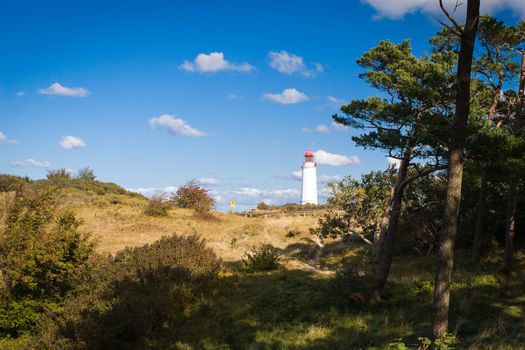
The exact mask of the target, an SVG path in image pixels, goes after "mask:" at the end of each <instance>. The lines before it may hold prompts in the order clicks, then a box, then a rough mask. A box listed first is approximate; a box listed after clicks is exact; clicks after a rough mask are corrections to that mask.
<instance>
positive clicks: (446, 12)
mask: <svg viewBox="0 0 525 350" xmlns="http://www.w3.org/2000/svg"><path fill="white" fill-rule="evenodd" d="M458 6H459V2H458V1H456V7H455V8H454V12H456V9H457V8H458ZM439 7H440V8H441V11H443V13H444V14H445V16H446V17H447V18H448V20H449V21H450V22H451V23H452V25H453V26H454V28H455V29H456V31H457V32H458V33H460V36H461V35H463V28H461V26H460V25H459V24H458V22H456V20H454V17H452V16H451V15H450V13H448V11H447V9H446V8H445V5H443V0H439ZM447 27H448V26H447Z"/></svg>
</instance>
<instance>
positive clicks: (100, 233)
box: [0, 188, 525, 349]
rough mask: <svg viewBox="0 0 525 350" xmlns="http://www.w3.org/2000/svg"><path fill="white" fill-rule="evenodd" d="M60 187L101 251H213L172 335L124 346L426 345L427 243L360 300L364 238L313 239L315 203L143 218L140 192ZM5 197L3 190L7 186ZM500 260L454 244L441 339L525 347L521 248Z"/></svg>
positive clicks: (367, 282) (11, 343)
mask: <svg viewBox="0 0 525 350" xmlns="http://www.w3.org/2000/svg"><path fill="white" fill-rule="evenodd" d="M61 191H63V192H62V196H61V205H62V206H63V207H67V208H69V209H72V210H73V211H74V212H75V213H76V215H77V216H78V217H79V218H80V219H81V220H82V222H83V223H82V225H81V226H80V230H81V231H82V232H83V233H86V234H89V235H90V239H91V240H92V241H94V242H96V246H95V247H96V248H95V249H96V251H97V252H98V253H100V254H101V255H103V256H105V255H107V254H112V255H115V253H117V252H118V251H121V250H122V249H123V248H125V247H140V246H143V245H145V244H151V243H153V242H155V241H157V240H158V239H160V238H161V237H163V236H169V235H171V234H177V235H180V236H190V235H193V234H197V235H199V236H200V237H202V238H203V239H204V240H205V244H206V246H207V247H209V248H211V249H212V250H213V251H214V252H215V253H216V255H217V256H218V258H219V259H220V261H221V263H220V266H221V267H220V271H219V273H218V278H217V281H216V284H215V285H214V286H213V288H212V289H213V292H212V293H211V294H210V295H209V296H207V297H206V298H207V299H206V301H205V302H203V304H202V305H201V306H199V307H198V308H195V309H193V311H191V312H188V313H187V314H185V317H184V321H183V322H182V323H179V324H177V329H173V330H171V331H170V329H168V330H166V334H168V335H166V334H164V335H159V336H158V339H156V342H153V343H151V335H150V336H149V338H148V339H149V341H150V343H148V342H143V343H139V345H137V344H135V345H134V346H130V347H128V348H137V349H140V348H159V344H162V345H161V347H162V348H173V349H385V348H392V349H404V348H411V349H412V348H413V349H418V348H420V349H425V348H426V346H428V345H425V341H426V340H425V339H426V337H428V336H429V334H428V329H429V327H430V321H431V319H430V315H431V304H432V292H433V279H434V273H435V272H434V269H435V256H434V255H433V254H432V255H418V254H415V253H406V252H404V253H402V254H397V255H396V256H395V257H394V261H393V265H392V271H391V276H390V278H389V282H388V284H387V287H386V290H385V293H384V297H383V299H382V300H381V301H380V302H378V303H372V304H371V303H369V302H368V300H367V294H368V293H369V291H370V289H371V287H372V286H373V279H372V278H371V271H370V269H371V266H372V264H371V263H370V257H369V254H368V253H367V252H368V247H367V245H366V244H365V243H364V242H363V241H361V240H356V239H351V238H350V239H349V238H346V239H323V240H321V239H319V238H318V237H317V236H315V235H313V234H312V233H311V232H310V228H313V227H315V226H316V225H317V221H318V218H319V216H320V215H321V214H322V213H323V211H320V212H317V213H316V212H315V211H311V212H308V213H307V214H306V213H300V212H296V213H293V212H292V213H290V212H288V213H285V212H282V213H279V212H275V211H274V212H271V213H269V214H268V215H264V214H262V215H257V216H255V217H247V216H242V215H238V214H226V213H218V212H214V213H213V214H212V215H213V218H209V219H207V220H203V219H201V218H198V217H196V216H195V215H194V213H193V211H192V210H191V209H180V208H173V209H170V210H169V212H168V216H166V217H151V216H147V215H145V214H144V208H145V206H146V205H147V199H145V198H142V197H140V196H130V195H127V194H114V193H110V194H102V195H97V194H94V193H89V192H86V191H83V190H79V189H73V188H66V189H62V190H61ZM3 196H4V198H3V199H4V200H5V199H6V198H5V197H7V196H9V194H5V193H4V194H3ZM2 202H5V201H2ZM260 214H261V213H260ZM261 244H271V245H272V246H274V247H276V248H277V249H278V251H279V263H280V264H279V268H278V269H276V270H273V271H267V272H249V271H246V270H245V269H243V262H242V260H243V258H244V257H245V255H244V254H245V253H246V252H249V251H250V249H251V248H252V247H254V246H260V245H261ZM500 266H501V259H500V258H497V257H495V256H491V255H489V256H488V257H487V258H486V259H484V260H483V261H482V263H481V264H479V265H478V266H472V265H471V264H470V262H469V259H468V256H467V254H466V252H464V251H461V250H459V251H458V252H457V260H456V268H455V271H454V280H453V284H452V302H451V320H450V322H451V329H453V330H454V337H453V338H451V339H450V342H449V344H448V345H446V347H443V348H458V349H482V348H483V349H491V348H494V349H521V348H525V346H524V345H523V344H524V342H525V314H524V306H525V276H524V271H525V257H524V256H523V254H521V253H519V254H518V255H517V264H516V268H515V269H514V272H513V273H512V274H511V275H503V274H501V273H500V272H499V271H500ZM142 316H144V317H145V315H142ZM133 317H141V314H134V315H133ZM171 332H173V333H171ZM170 334H177V336H173V335H170ZM29 337H30V335H29V334H26V335H25V336H22V337H21V338H19V339H16V340H13V339H7V338H5V339H4V340H2V341H1V342H0V348H5V349H15V348H19V347H23V346H27V344H31V342H28V339H29ZM167 344H169V347H166V346H168V345H167ZM109 348H111V347H109Z"/></svg>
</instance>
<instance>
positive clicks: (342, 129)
mask: <svg viewBox="0 0 525 350" xmlns="http://www.w3.org/2000/svg"><path fill="white" fill-rule="evenodd" d="M332 129H333V130H334V131H336V132H346V131H348V126H346V125H343V124H339V123H336V122H335V121H333V122H332Z"/></svg>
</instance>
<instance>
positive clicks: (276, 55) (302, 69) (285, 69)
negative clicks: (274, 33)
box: [268, 50, 324, 77]
mask: <svg viewBox="0 0 525 350" xmlns="http://www.w3.org/2000/svg"><path fill="white" fill-rule="evenodd" d="M268 57H269V58H270V67H272V68H273V69H275V70H276V71H278V72H280V73H283V74H288V75H290V74H294V73H300V74H302V75H304V76H307V77H308V76H312V75H314V73H321V72H323V71H324V67H323V65H322V64H320V63H316V64H315V65H314V67H315V68H314V69H313V70H311V69H309V68H308V67H307V66H306V64H305V63H304V60H303V58H302V57H301V56H297V55H294V54H293V53H288V52H286V51H284V50H281V51H279V52H274V51H272V52H270V53H269V54H268Z"/></svg>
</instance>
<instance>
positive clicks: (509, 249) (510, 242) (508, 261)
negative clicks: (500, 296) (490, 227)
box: [503, 174, 517, 273]
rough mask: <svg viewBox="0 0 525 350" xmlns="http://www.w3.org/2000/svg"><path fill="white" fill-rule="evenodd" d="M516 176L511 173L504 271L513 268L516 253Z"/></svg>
mask: <svg viewBox="0 0 525 350" xmlns="http://www.w3.org/2000/svg"><path fill="white" fill-rule="evenodd" d="M516 180H517V179H516V176H515V175H514V174H511V175H510V180H509V193H508V202H507V222H506V227H505V258H504V261H503V271H504V272H505V273H509V272H510V269H511V268H512V257H513V255H514V227H515V223H516Z"/></svg>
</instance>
